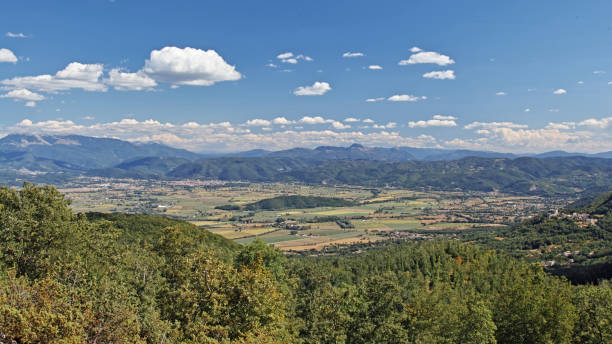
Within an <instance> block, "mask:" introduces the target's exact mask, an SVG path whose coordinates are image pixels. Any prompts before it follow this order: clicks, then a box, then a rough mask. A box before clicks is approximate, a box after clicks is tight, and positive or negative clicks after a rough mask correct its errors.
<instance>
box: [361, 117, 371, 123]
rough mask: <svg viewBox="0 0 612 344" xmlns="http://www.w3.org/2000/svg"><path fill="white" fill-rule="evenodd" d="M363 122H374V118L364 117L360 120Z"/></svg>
mask: <svg viewBox="0 0 612 344" xmlns="http://www.w3.org/2000/svg"><path fill="white" fill-rule="evenodd" d="M362 122H363V123H374V120H373V119H371V118H366V119H364V120H363V121H362Z"/></svg>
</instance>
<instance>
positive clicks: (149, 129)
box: [2, 115, 612, 153]
mask: <svg viewBox="0 0 612 344" xmlns="http://www.w3.org/2000/svg"><path fill="white" fill-rule="evenodd" d="M127 116H129V117H127V118H124V119H122V120H120V121H116V122H101V123H91V122H88V124H87V125H83V124H78V123H74V122H72V121H69V120H50V121H41V122H33V121H31V120H29V119H25V120H23V121H21V122H20V123H18V124H16V125H14V126H12V127H8V128H2V130H3V131H4V132H10V131H12V132H15V131H18V132H24V131H25V132H29V133H51V134H80V135H89V136H96V137H114V138H119V139H123V140H128V141H132V142H158V143H164V144H168V145H171V146H174V147H180V148H186V149H190V150H194V151H204V150H206V151H211V150H215V151H237V150H244V147H246V146H248V147H253V148H264V149H287V148H292V147H295V146H296V145H299V146H302V147H315V146H320V145H343V146H346V145H349V144H352V143H355V142H359V143H362V144H364V145H368V146H386V147H393V146H413V147H437V148H444V147H446V148H458V147H462V148H472V149H488V150H495V151H514V152H519V153H525V152H533V151H540V152H541V151H546V150H552V149H564V150H568V151H585V152H597V151H604V150H609V147H610V145H611V144H612V137H611V136H610V135H609V133H607V132H606V131H605V130H603V131H600V132H597V133H593V132H590V131H571V132H568V131H561V130H560V129H553V128H542V129H526V128H510V127H508V126H509V125H508V124H507V123H506V124H504V125H505V126H502V127H500V126H497V125H489V126H488V127H487V128H485V127H483V126H479V127H478V128H476V129H477V131H475V133H476V134H478V135H479V136H478V137H476V138H463V137H456V138H451V139H448V140H447V141H439V140H438V139H436V138H435V137H432V136H429V135H422V134H421V135H418V136H406V135H402V134H400V133H399V132H394V131H393V130H394V129H393V128H395V127H396V124H395V123H393V122H389V123H387V124H384V125H383V124H373V125H372V126H371V127H370V128H360V129H359V130H356V129H352V128H349V127H348V125H347V124H343V123H341V122H339V121H336V120H333V119H326V118H323V117H321V116H315V117H309V116H304V117H303V118H302V119H301V120H300V123H301V124H311V123H314V124H327V125H329V128H328V129H322V130H308V129H306V130H305V129H304V128H303V127H301V126H294V127H291V128H290V129H286V128H282V129H281V128H279V127H273V126H262V127H261V128H262V131H260V132H252V131H251V130H249V129H248V128H245V127H243V126H240V125H238V126H235V125H233V124H232V123H230V122H218V123H208V124H204V123H198V122H187V123H182V124H181V123H162V122H159V121H156V120H153V119H149V120H144V121H139V120H136V119H134V118H133V117H132V116H133V115H127ZM438 116H444V115H438ZM446 117H450V116H444V117H438V118H435V117H434V118H432V120H439V121H443V120H450V119H445V118H446ZM277 118H282V117H277ZM602 120H603V119H601V118H600V119H597V121H598V122H597V123H595V122H593V121H589V120H585V121H583V122H585V123H584V124H585V125H586V124H593V125H595V124H597V125H600V126H603V122H605V121H602ZM611 120H612V118H608V119H607V121H608V122H610V121H611ZM263 121H266V120H263ZM451 121H452V120H451ZM271 122H272V123H274V120H272V121H271ZM282 122H284V123H286V122H285V121H282ZM362 122H363V123H373V122H374V121H373V120H371V119H366V120H363V121H362ZM423 122H425V123H427V121H423ZM415 123H418V122H415ZM432 123H433V122H432ZM491 123H494V122H491ZM499 123H503V122H499ZM579 123H580V122H579ZM262 124H263V122H262ZM274 124H276V123H274ZM424 125H427V124H424ZM424 125H423V126H424ZM449 125H450V124H449ZM576 125H577V126H578V124H576ZM415 127H416V128H420V127H421V124H420V123H419V124H415ZM585 128H586V127H585ZM591 128H594V127H591ZM597 128H600V127H597ZM364 130H365V131H364Z"/></svg>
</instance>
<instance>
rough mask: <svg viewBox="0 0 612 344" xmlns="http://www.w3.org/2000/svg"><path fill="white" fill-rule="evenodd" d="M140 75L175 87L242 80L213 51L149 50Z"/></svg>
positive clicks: (239, 75)
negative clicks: (144, 74) (142, 74)
mask: <svg viewBox="0 0 612 344" xmlns="http://www.w3.org/2000/svg"><path fill="white" fill-rule="evenodd" d="M142 71H143V72H144V73H146V74H147V75H148V76H149V77H150V78H152V79H154V80H155V81H157V82H168V83H172V84H176V85H192V86H211V85H214V84H215V83H217V82H222V81H234V80H239V79H240V78H242V75H241V74H240V73H239V72H238V71H237V70H236V67H235V66H232V65H229V64H228V63H227V62H225V60H224V59H223V58H222V57H221V56H220V55H219V54H218V53H217V52H216V51H214V50H212V49H210V50H201V49H195V48H191V47H186V48H183V49H181V48H177V47H164V48H162V49H160V50H153V51H151V55H150V58H149V59H148V60H146V61H145V65H144V68H143V69H142Z"/></svg>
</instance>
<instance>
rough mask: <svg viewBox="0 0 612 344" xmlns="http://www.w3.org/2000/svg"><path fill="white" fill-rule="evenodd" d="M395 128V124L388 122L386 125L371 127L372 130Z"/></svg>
mask: <svg viewBox="0 0 612 344" xmlns="http://www.w3.org/2000/svg"><path fill="white" fill-rule="evenodd" d="M395 127H397V123H395V122H388V123H387V124H374V125H372V128H374V129H393V128H395Z"/></svg>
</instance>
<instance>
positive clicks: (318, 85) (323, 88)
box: [293, 81, 332, 96]
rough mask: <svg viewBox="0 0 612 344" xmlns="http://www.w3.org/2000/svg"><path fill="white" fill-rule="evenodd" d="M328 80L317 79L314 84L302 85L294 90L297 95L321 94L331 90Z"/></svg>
mask: <svg viewBox="0 0 612 344" xmlns="http://www.w3.org/2000/svg"><path fill="white" fill-rule="evenodd" d="M331 89H332V88H331V86H329V84H328V83H327V82H322V81H317V82H315V83H314V84H312V86H300V87H298V88H296V89H295V90H294V91H293V94H295V95H296V96H321V95H324V94H325V93H327V92H329V91H331Z"/></svg>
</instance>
